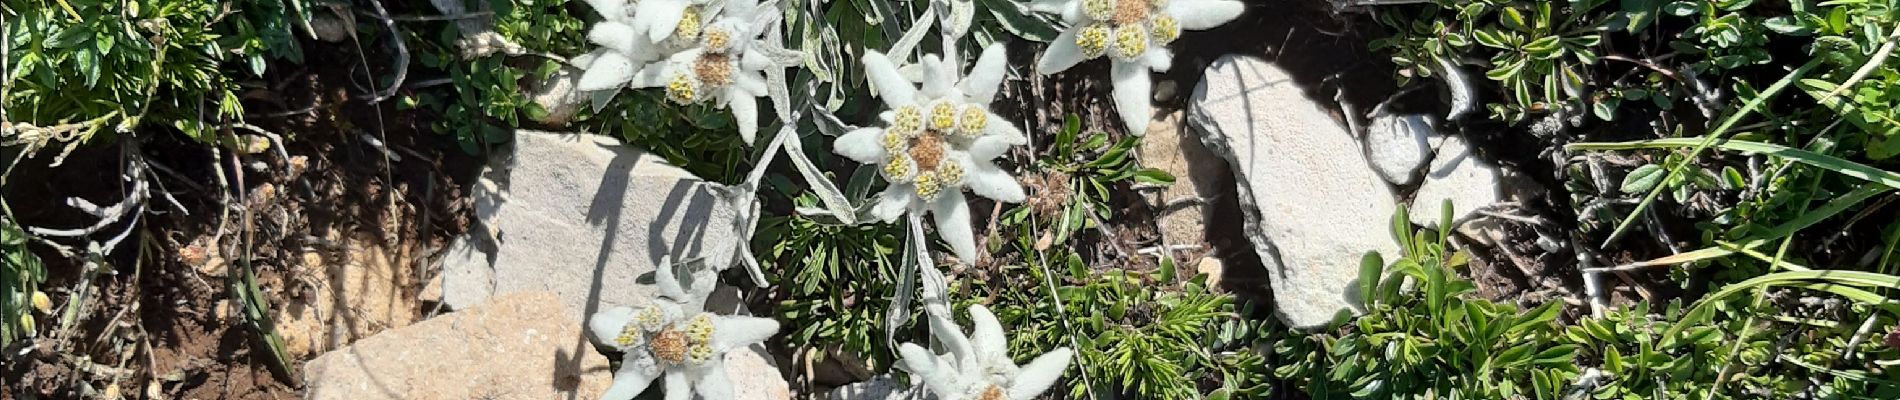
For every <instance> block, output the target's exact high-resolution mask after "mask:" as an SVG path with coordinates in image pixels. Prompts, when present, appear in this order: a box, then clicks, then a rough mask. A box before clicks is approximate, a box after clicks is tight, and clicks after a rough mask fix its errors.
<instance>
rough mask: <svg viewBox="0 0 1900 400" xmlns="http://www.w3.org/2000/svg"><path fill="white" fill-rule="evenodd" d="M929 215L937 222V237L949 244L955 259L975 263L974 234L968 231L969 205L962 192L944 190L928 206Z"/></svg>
mask: <svg viewBox="0 0 1900 400" xmlns="http://www.w3.org/2000/svg"><path fill="white" fill-rule="evenodd" d="M930 214H931V216H932V217H935V218H936V220H937V236H938V237H941V238H943V241H945V242H949V243H950V249H951V250H952V251H954V252H955V253H957V258H960V259H963V262H975V261H976V234H975V233H973V232H971V231H970V205H969V204H968V203H966V202H965V201H964V198H963V191H962V190H959V189H948V188H946V190H944V191H943V193H942V194H939V195H937V199H936V201H935V202H933V203H932V204H930Z"/></svg>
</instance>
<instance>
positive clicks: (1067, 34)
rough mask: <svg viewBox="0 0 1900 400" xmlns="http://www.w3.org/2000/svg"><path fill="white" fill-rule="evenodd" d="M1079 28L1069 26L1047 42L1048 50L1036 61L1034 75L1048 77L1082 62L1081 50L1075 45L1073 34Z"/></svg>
mask: <svg viewBox="0 0 1900 400" xmlns="http://www.w3.org/2000/svg"><path fill="white" fill-rule="evenodd" d="M1079 29H1081V27H1079V26H1071V27H1069V29H1064V30H1062V34H1060V35H1056V39H1055V40H1051V41H1049V49H1048V50H1044V51H1043V52H1042V59H1041V60H1037V61H1036V73H1039V74H1043V75H1048V74H1053V73H1057V72H1062V71H1064V70H1067V69H1069V67H1073V66H1075V64H1076V63H1080V62H1082V48H1081V47H1080V46H1076V45H1075V32H1076V30H1079Z"/></svg>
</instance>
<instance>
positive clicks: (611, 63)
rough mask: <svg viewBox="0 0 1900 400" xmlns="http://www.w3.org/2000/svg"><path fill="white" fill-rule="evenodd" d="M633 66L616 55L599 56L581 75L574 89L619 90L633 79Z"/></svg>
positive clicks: (623, 57)
mask: <svg viewBox="0 0 1900 400" xmlns="http://www.w3.org/2000/svg"><path fill="white" fill-rule="evenodd" d="M634 68H635V67H634V65H633V62H632V61H628V60H627V57H625V56H622V55H620V54H616V53H611V52H609V53H605V54H601V55H600V57H599V58H596V59H594V63H593V64H591V65H588V67H587V72H582V73H581V81H580V82H579V83H577V84H576V86H575V88H577V89H580V90H585V91H594V90H607V89H619V88H620V86H621V85H625V84H626V83H627V81H628V80H631V79H633V73H634Z"/></svg>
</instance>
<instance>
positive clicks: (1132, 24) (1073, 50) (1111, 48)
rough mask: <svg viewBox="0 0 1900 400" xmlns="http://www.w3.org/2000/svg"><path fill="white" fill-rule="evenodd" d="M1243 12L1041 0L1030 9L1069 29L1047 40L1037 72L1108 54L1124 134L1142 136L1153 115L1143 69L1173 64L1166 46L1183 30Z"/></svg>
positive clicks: (1202, 1) (1225, 6) (1228, 0)
mask: <svg viewBox="0 0 1900 400" xmlns="http://www.w3.org/2000/svg"><path fill="white" fill-rule="evenodd" d="M1244 8H1245V7H1244V6H1243V5H1241V4H1240V2H1239V1H1236V0H1055V1H1043V2H1040V3H1038V4H1036V6H1035V9H1036V10H1037V11H1041V12H1046V13H1052V14H1059V15H1061V17H1062V21H1063V22H1066V23H1068V24H1069V27H1068V28H1067V29H1063V30H1062V35H1060V36H1056V39H1055V40H1054V41H1051V42H1049V49H1048V50H1047V51H1044V52H1043V54H1042V59H1041V60H1039V61H1037V63H1036V72H1039V73H1042V74H1043V75H1048V74H1054V73H1057V72H1062V71H1065V70H1068V69H1069V67H1074V66H1075V65H1076V64H1077V63H1081V62H1083V61H1087V60H1092V59H1096V58H1100V57H1102V56H1104V55H1106V56H1109V59H1110V60H1111V62H1112V64H1110V69H1109V78H1110V81H1111V82H1113V83H1114V86H1115V111H1116V112H1117V113H1119V114H1120V115H1121V117H1122V122H1123V123H1125V124H1127V125H1126V126H1127V128H1128V131H1129V132H1130V133H1132V134H1135V135H1137V136H1139V135H1142V134H1145V133H1147V128H1148V120H1149V119H1150V118H1152V117H1153V116H1154V108H1153V106H1152V105H1151V104H1149V91H1150V88H1151V87H1152V86H1153V82H1152V81H1150V80H1149V77H1148V71H1150V70H1153V71H1163V72H1165V71H1167V70H1168V66H1169V65H1172V64H1173V63H1174V53H1173V52H1171V51H1169V50H1168V47H1167V46H1168V44H1169V43H1173V42H1174V40H1175V39H1178V38H1180V37H1181V31H1182V30H1204V29H1210V28H1213V27H1216V26H1220V24H1224V23H1227V21H1232V20H1233V19H1234V18H1236V17H1239V16H1240V12H1241V11H1242V10H1243V9H1244Z"/></svg>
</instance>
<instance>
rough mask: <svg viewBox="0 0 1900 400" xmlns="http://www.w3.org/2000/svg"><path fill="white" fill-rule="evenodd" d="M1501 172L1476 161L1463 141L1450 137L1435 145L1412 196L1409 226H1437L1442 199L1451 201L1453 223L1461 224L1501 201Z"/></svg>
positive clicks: (1476, 158)
mask: <svg viewBox="0 0 1900 400" xmlns="http://www.w3.org/2000/svg"><path fill="white" fill-rule="evenodd" d="M1503 176H1504V174H1503V172H1502V171H1500V170H1499V169H1498V166H1497V165H1496V164H1492V163H1490V162H1488V161H1484V160H1480V159H1478V157H1477V155H1475V154H1473V153H1472V152H1471V146H1469V145H1467V144H1466V143H1465V141H1464V139H1463V138H1460V137H1457V136H1452V137H1448V138H1446V139H1445V143H1444V144H1442V145H1439V146H1438V155H1436V156H1434V158H1433V159H1432V167H1431V170H1430V171H1428V172H1427V173H1426V174H1425V183H1424V184H1422V185H1420V186H1419V188H1418V193H1417V195H1415V196H1412V208H1411V210H1412V211H1411V218H1412V223H1414V224H1419V225H1423V226H1437V225H1438V223H1439V220H1440V219H1443V216H1442V215H1441V214H1442V213H1444V208H1445V200H1446V199H1450V200H1451V202H1452V213H1453V215H1452V220H1453V221H1463V220H1465V219H1466V218H1469V217H1470V216H1471V214H1472V212H1474V211H1476V210H1477V209H1479V208H1483V207H1485V206H1489V205H1491V204H1493V203H1497V202H1500V201H1504V186H1503V179H1504V178H1503Z"/></svg>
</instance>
